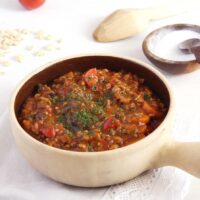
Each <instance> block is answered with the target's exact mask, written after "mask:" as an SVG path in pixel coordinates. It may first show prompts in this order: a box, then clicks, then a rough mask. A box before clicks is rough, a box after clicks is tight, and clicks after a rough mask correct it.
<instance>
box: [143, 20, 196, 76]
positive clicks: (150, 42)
mask: <svg viewBox="0 0 200 200" xmlns="http://www.w3.org/2000/svg"><path fill="white" fill-rule="evenodd" d="M177 30H190V31H194V32H197V33H199V34H200V26H198V25H193V24H172V25H168V26H164V27H161V28H159V29H156V30H154V31H153V32H151V33H150V34H148V35H147V36H146V37H145V39H144V41H143V45H142V48H143V52H144V54H145V56H146V57H147V58H148V59H149V60H150V61H151V62H152V63H153V64H155V65H156V66H157V67H160V68H161V69H163V70H165V71H167V72H169V73H173V74H180V73H190V72H193V71H195V70H197V69H200V64H198V63H197V62H196V60H189V61H175V60H168V59H164V58H161V57H159V56H158V55H155V54H154V53H153V51H152V46H156V45H157V44H158V43H159V41H160V40H161V39H162V38H163V37H164V36H166V34H168V33H170V32H173V31H177ZM163 51H164V50H163Z"/></svg>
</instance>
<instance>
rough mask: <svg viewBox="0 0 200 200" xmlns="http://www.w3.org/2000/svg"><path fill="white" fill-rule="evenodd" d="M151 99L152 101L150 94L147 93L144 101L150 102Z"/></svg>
mask: <svg viewBox="0 0 200 200" xmlns="http://www.w3.org/2000/svg"><path fill="white" fill-rule="evenodd" d="M150 99H151V96H150V95H149V94H147V93H144V100H145V101H148V100H150Z"/></svg>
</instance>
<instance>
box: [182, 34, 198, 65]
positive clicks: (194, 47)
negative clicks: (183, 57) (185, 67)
mask: <svg viewBox="0 0 200 200" xmlns="http://www.w3.org/2000/svg"><path fill="white" fill-rule="evenodd" d="M179 49H180V50H181V51H182V52H183V53H193V54H194V56H195V58H196V61H197V62H198V63H200V39H198V38H192V39H188V40H185V41H183V42H181V43H180V44H179Z"/></svg>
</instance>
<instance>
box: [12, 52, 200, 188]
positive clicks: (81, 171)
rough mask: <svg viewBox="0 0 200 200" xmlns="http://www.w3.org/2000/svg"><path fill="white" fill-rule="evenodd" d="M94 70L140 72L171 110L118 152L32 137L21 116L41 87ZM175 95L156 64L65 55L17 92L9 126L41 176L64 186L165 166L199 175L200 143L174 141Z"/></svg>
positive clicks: (107, 181) (102, 182) (106, 181)
mask: <svg viewBox="0 0 200 200" xmlns="http://www.w3.org/2000/svg"><path fill="white" fill-rule="evenodd" d="M91 67H97V68H101V67H104V68H105V67H106V68H108V69H111V70H115V71H119V70H121V69H123V70H125V71H127V72H132V73H135V74H137V75H138V76H140V77H142V78H144V79H145V84H146V85H148V86H149V87H150V88H151V89H152V90H153V91H154V92H155V93H156V94H157V95H158V96H159V97H160V98H161V99H162V101H163V102H164V103H165V105H166V107H167V108H168V112H167V115H166V117H165V119H164V121H163V122H162V123H161V124H160V126H159V127H157V128H156V129H155V130H154V131H153V132H152V133H151V134H149V135H148V136H147V137H145V138H144V139H142V140H140V141H138V142H136V143H134V144H131V145H128V146H125V147H122V148H119V149H115V150H109V151H102V152H74V151H68V150H61V149H57V148H54V147H50V146H48V145H46V144H43V143H41V142H39V141H37V140H36V139H34V138H33V137H31V136H30V135H29V134H28V133H27V132H26V131H25V130H24V129H23V128H22V127H21V125H20V123H19V121H18V119H17V116H18V114H19V112H20V109H21V106H22V104H23V103H24V101H25V100H26V99H27V97H29V96H30V95H31V94H32V93H33V92H34V91H35V88H36V86H37V84H38V83H48V82H50V81H52V80H53V79H54V78H56V77H59V76H61V75H63V74H64V73H66V72H68V71H71V70H79V71H85V70H87V69H89V68H91ZM173 117H174V97H173V95H172V91H171V89H170V86H169V84H168V83H167V81H166V79H165V78H164V77H163V75H162V74H160V73H159V72H158V71H157V70H155V69H153V68H152V67H151V66H149V65H147V64H145V63H143V62H141V61H138V60H136V59H131V58H127V57H118V56H113V55H100V54H99V55H83V56H74V57H66V58H63V59H61V60H57V61H55V62H51V63H49V64H47V65H45V66H42V67H40V68H38V69H37V70H36V71H34V72H33V73H31V74H29V75H28V76H27V77H26V78H25V79H24V80H23V81H22V82H21V83H20V84H19V85H18V86H17V88H16V90H15V92H14V94H13V97H12V100H11V105H10V122H11V126H12V132H13V135H14V138H15V140H16V143H17V145H18V147H19V149H20V150H21V152H22V154H23V155H24V157H25V158H26V159H27V160H28V161H29V162H30V163H31V165H32V166H33V167H34V168H35V169H37V170H38V171H39V172H41V173H42V174H44V175H46V176H48V177H50V178H52V179H54V180H56V181H59V182H62V183H66V184H70V185H75V186H81V187H100V186H107V185H113V184H117V183H122V182H124V181H127V180H130V179H132V178H134V177H136V176H138V175H139V174H141V173H142V172H144V171H146V170H150V169H153V168H158V167H162V166H167V165H170V166H175V167H179V168H181V169H183V170H185V171H187V172H189V173H191V174H193V175H194V176H197V177H200V165H199V164H200V154H199V152H200V143H199V142H190V143H189V142H188V143H187V142H185V143H183V142H176V141H174V140H173V139H172V138H171V127H172V123H173Z"/></svg>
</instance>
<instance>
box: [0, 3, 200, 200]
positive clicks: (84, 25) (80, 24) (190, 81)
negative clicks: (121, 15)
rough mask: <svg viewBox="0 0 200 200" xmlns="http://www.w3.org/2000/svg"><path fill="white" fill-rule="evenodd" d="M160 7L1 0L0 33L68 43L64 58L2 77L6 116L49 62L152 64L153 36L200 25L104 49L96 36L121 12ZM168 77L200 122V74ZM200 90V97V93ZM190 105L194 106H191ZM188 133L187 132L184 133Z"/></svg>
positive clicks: (191, 17)
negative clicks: (102, 57) (86, 59)
mask: <svg viewBox="0 0 200 200" xmlns="http://www.w3.org/2000/svg"><path fill="white" fill-rule="evenodd" d="M160 2H164V1H161V0H160V1H156V0H154V1H151V2H150V1H148V0H141V1H136V0H132V1H130V0H123V1H121V0H119V1H118V0H109V1H108V0H101V1H97V0H71V1H70V0H56V1H55V0H46V3H45V4H44V5H43V6H42V7H41V8H39V9H36V10H33V11H26V10H24V9H23V8H22V7H21V6H20V5H19V3H18V0H0V29H5V28H9V29H13V28H28V29H32V30H39V29H43V30H46V31H49V32H51V33H53V34H55V35H57V36H58V37H62V38H64V41H65V43H64V48H63V50H62V51H60V52H59V53H55V54H50V55H49V56H46V57H44V58H41V59H38V58H34V57H30V58H29V59H28V60H26V61H25V62H24V63H22V64H16V65H13V66H11V67H8V68H7V69H5V71H6V74H5V75H4V76H0V116H1V114H2V113H4V111H5V110H7V109H8V106H9V101H10V98H11V94H12V91H13V89H14V88H15V86H16V84H17V83H18V82H19V81H20V80H21V79H22V78H23V77H24V76H25V75H26V74H27V73H29V72H30V71H32V70H33V69H35V68H36V67H38V66H39V65H41V64H44V63H46V62H47V61H51V60H54V59H56V58H60V57H62V56H65V55H72V54H80V53H95V52H99V53H112V54H118V55H124V56H130V57H135V58H138V59H141V60H143V61H145V62H147V63H150V62H149V61H148V60H147V59H146V57H145V56H144V55H143V53H142V48H141V44H142V41H143V39H144V37H145V35H146V34H147V33H149V32H150V31H152V30H153V29H155V28H157V27H160V26H163V25H166V24H172V23H196V24H199V23H200V22H199V21H198V20H199V17H200V13H199V14H198V12H190V13H187V14H182V15H179V16H176V17H171V18H167V19H163V20H159V21H155V22H152V23H151V24H150V26H149V27H148V29H147V30H145V31H144V32H143V33H141V34H139V35H137V36H135V37H133V38H130V39H127V40H123V41H119V42H114V43H106V44H105V43H103V44H102V43H97V42H95V41H94V40H93V39H92V36H91V34H92V32H93V30H94V28H95V27H96V26H97V25H98V23H99V22H100V21H101V20H102V19H103V18H104V17H105V16H106V15H107V14H109V13H110V12H112V11H114V10H115V9H118V8H127V7H147V6H153V5H157V4H158V3H160ZM165 2H167V1H165ZM168 2H169V1H168ZM171 2H172V1H171ZM0 70H1V68H0ZM163 73H164V74H165V75H166V77H167V79H168V80H169V82H170V83H171V85H172V88H173V89H174V91H175V96H176V99H177V102H178V103H179V104H178V106H182V107H183V115H187V116H188V115H191V116H192V114H193V113H194V112H199V115H198V119H199V121H200V103H199V102H200V90H199V89H200V78H199V77H200V70H199V71H196V72H195V73H191V74H186V75H178V76H174V75H169V74H167V73H165V72H163ZM196 91H197V93H198V94H196ZM190 105H193V106H192V107H191V106H190ZM188 123H190V122H188ZM198 128H199V127H198V124H196V126H195V127H194V128H193V129H190V130H192V131H199V132H200V129H199V130H198ZM182 131H183V133H184V129H183V130H182ZM0 133H1V129H0ZM191 134H192V133H191ZM199 134H200V133H199ZM0 190H1V188H0ZM102 194H103V191H101V192H99V193H97V195H99V196H101V195H102ZM191 199H192V200H198V199H200V180H198V179H195V178H192V184H191V186H190V187H189V191H188V194H187V196H186V197H185V200H191Z"/></svg>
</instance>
